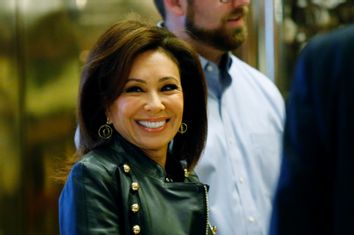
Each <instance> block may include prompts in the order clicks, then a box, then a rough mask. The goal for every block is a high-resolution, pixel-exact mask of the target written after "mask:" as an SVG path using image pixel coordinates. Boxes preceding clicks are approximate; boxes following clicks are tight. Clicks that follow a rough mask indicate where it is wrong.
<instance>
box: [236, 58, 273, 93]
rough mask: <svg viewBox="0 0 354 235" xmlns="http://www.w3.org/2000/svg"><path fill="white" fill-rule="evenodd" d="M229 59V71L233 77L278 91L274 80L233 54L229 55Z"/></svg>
mask: <svg viewBox="0 0 354 235" xmlns="http://www.w3.org/2000/svg"><path fill="white" fill-rule="evenodd" d="M231 59H232V66H231V68H230V72H231V76H232V77H233V79H236V80H242V81H244V82H247V83H252V84H253V85H256V86H258V87H264V88H265V89H271V90H272V91H276V92H279V90H278V88H277V87H276V85H275V84H274V82H273V81H272V80H271V79H270V78H269V77H267V76H266V75H265V74H263V73H262V72H261V71H259V70H257V69H256V68H254V67H252V66H251V65H249V64H247V63H246V62H244V61H243V60H241V59H239V58H238V57H236V56H235V55H231Z"/></svg>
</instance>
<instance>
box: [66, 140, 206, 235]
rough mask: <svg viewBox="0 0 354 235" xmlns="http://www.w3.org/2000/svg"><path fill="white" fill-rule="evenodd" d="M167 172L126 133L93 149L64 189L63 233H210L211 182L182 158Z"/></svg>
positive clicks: (78, 164) (156, 234)
mask: <svg viewBox="0 0 354 235" xmlns="http://www.w3.org/2000/svg"><path fill="white" fill-rule="evenodd" d="M166 171H167V172H168V173H169V175H167V174H166V172H165V170H164V169H163V168H162V167H160V166H159V165H158V164H157V163H155V162H154V161H152V160H151V159H150V158H148V157H147V156H145V155H144V154H143V153H142V151H140V150H139V149H138V148H136V147H135V146H133V145H131V144H130V143H128V142H127V141H125V140H124V139H123V138H121V137H120V136H116V137H115V139H114V140H113V141H112V143H111V144H109V145H107V146H105V147H104V148H100V149H98V150H95V151H92V152H89V153H88V154H86V155H85V156H84V157H83V158H82V160H80V161H79V162H77V163H76V164H75V165H74V167H73V168H72V170H71V172H70V174H69V177H68V180H67V182H66V184H65V186H64V188H63V191H62V192H61V195H60V199H59V224H60V234H62V235H74V234H85V235H91V234H115V235H123V234H124V235H128V234H144V235H205V234H209V233H210V231H209V229H208V222H207V221H208V208H207V207H208V201H207V186H206V185H203V184H201V183H200V182H199V181H198V179H197V177H196V176H195V175H193V174H190V175H186V176H185V174H184V170H183V168H182V165H181V163H180V162H178V161H175V162H172V160H171V159H168V162H167V163H166ZM210 234H211V233H210Z"/></svg>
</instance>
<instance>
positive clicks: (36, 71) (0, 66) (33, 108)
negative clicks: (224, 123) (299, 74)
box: [0, 0, 354, 235]
mask: <svg viewBox="0 0 354 235" xmlns="http://www.w3.org/2000/svg"><path fill="white" fill-rule="evenodd" d="M215 1H217V0H215ZM251 4H252V10H251V16H250V18H249V29H250V30H249V31H250V33H249V34H250V35H249V39H248V41H247V43H245V45H244V46H243V47H242V48H240V49H239V50H237V51H235V53H236V54H237V55H238V56H240V57H241V58H242V59H244V60H245V61H247V62H248V63H250V64H252V65H253V66H255V67H257V68H259V69H260V70H261V71H262V72H264V73H265V74H267V75H268V76H269V77H270V79H272V80H273V81H274V82H275V83H276V85H277V86H278V87H279V88H280V90H281V92H282V93H283V95H284V97H286V96H287V91H288V88H289V85H290V83H291V77H292V69H293V65H294V61H295V59H296V57H297V55H298V53H299V51H300V50H301V48H302V47H303V46H304V45H305V44H306V42H307V40H308V39H309V38H311V37H312V36H314V35H316V34H318V33H321V32H323V31H327V30H329V29H332V28H335V27H339V26H341V25H344V24H348V22H353V16H354V13H353V1H352V0H349V1H345V0H322V1H321V0H286V1H281V0H252V3H251ZM131 12H136V13H139V14H140V15H142V16H145V17H148V18H150V19H151V20H153V21H157V20H158V19H159V16H158V14H157V11H156V10H155V9H154V7H153V2H152V0H46V1H44V0H1V7H0V235H5V234H6V235H17V234H26V235H27V234H28V235H41V234H45V235H51V234H59V233H58V217H57V201H58V195H59V193H60V190H61V185H59V184H57V183H55V181H54V180H53V178H52V176H53V175H54V172H55V171H56V170H57V169H58V168H59V165H60V162H61V161H62V160H63V159H65V158H66V157H67V156H70V155H71V154H73V153H74V151H75V149H74V143H73V136H74V131H75V127H76V120H75V107H76V98H77V91H78V82H79V77H80V70H81V66H82V64H83V61H84V59H85V57H86V55H87V52H88V50H89V49H90V47H91V46H92V44H93V43H94V42H95V40H96V39H97V37H98V35H100V34H101V33H102V32H103V31H104V30H105V29H107V27H108V26H109V25H111V24H112V23H113V22H115V21H117V20H119V19H122V18H124V17H126V16H127V14H129V13H131Z"/></svg>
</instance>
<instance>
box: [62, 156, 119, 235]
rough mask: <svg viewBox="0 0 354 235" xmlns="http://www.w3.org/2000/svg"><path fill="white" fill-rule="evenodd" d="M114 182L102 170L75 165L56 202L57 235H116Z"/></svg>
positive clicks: (117, 230) (98, 167) (116, 217)
mask: <svg viewBox="0 0 354 235" xmlns="http://www.w3.org/2000/svg"><path fill="white" fill-rule="evenodd" d="M115 182H116V181H115V180H112V175H111V174H110V173H109V172H108V170H107V169H105V168H104V167H100V166H98V165H97V164H96V165H95V164H92V163H90V162H79V163H77V164H75V165H74V167H73V169H72V170H71V172H70V174H69V177H68V179H67V182H66V184H65V186H64V188H63V191H62V192H61V195H60V199H59V226H60V234H61V235H81V234H85V235H93V234H95V235H98V234H118V235H119V234H120V233H119V218H118V208H117V203H116V202H117V195H116V192H115V189H116V188H117V187H116V185H114V184H115Z"/></svg>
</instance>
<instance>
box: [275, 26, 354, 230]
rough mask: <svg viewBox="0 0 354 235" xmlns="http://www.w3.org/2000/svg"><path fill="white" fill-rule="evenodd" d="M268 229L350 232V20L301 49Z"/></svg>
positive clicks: (353, 102) (353, 174)
mask: <svg viewBox="0 0 354 235" xmlns="http://www.w3.org/2000/svg"><path fill="white" fill-rule="evenodd" d="M295 71H296V72H295V78H294V81H293V86H292V89H291V93H290V96H289V99H288V104H287V120H286V126H285V134H284V135H285V136H284V158H283V164H282V169H281V175H280V180H279V185H278V189H277V193H276V197H275V200H274V211H273V216H272V222H271V231H270V234H271V235H307V234H308V235H310V234H311V235H317V234H318V235H326V234H336V235H347V234H348V235H349V234H350V235H354V26H350V27H346V28H341V29H337V30H336V31H334V32H331V33H329V34H327V35H321V36H318V37H316V38H314V39H313V40H312V41H311V42H310V43H309V44H308V45H307V46H306V47H305V49H304V50H303V51H302V53H301V54H300V57H299V59H298V63H297V67H296V70H295Z"/></svg>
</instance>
